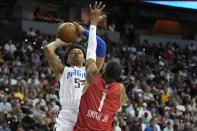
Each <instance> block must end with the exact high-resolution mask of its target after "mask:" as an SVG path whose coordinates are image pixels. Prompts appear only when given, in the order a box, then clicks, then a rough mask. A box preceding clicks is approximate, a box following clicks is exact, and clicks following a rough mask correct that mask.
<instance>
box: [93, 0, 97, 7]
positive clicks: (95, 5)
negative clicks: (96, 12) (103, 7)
mask: <svg viewBox="0 0 197 131" xmlns="http://www.w3.org/2000/svg"><path fill="white" fill-rule="evenodd" d="M96 7H97V1H96V2H95V4H94V9H96Z"/></svg>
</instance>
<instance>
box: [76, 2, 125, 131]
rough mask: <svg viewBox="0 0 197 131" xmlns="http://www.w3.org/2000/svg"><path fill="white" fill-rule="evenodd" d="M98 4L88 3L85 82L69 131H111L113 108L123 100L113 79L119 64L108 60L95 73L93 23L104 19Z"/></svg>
mask: <svg viewBox="0 0 197 131" xmlns="http://www.w3.org/2000/svg"><path fill="white" fill-rule="evenodd" d="M104 7H105V5H103V6H101V3H99V5H98V6H97V4H95V6H94V7H93V8H92V7H91V5H90V23H91V24H90V35H89V39H88V48H87V56H86V83H85V86H84V90H83V95H82V97H81V103H80V109H79V115H78V121H77V124H76V127H75V129H74V130H73V131H113V128H112V121H113V119H114V116H115V113H116V112H117V110H118V109H119V108H120V106H122V105H123V104H125V103H126V101H127V95H126V93H125V88H124V87H123V85H121V84H120V83H117V82H116V80H117V79H118V78H119V77H120V75H121V73H122V66H121V65H120V64H119V63H117V62H115V61H109V62H108V63H107V64H106V65H105V67H104V70H103V73H102V74H99V72H98V69H97V67H96V52H95V50H96V44H97V43H96V26H97V23H98V22H99V21H100V20H102V19H103V18H105V17H106V16H105V15H102V10H103V8H104Z"/></svg>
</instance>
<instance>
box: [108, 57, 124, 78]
mask: <svg viewBox="0 0 197 131" xmlns="http://www.w3.org/2000/svg"><path fill="white" fill-rule="evenodd" d="M105 73H106V75H107V76H108V77H109V78H111V79H113V80H117V79H118V78H120V75H121V74H122V66H121V65H120V63H118V62H116V61H113V60H110V61H108V62H107V64H106V66H105Z"/></svg>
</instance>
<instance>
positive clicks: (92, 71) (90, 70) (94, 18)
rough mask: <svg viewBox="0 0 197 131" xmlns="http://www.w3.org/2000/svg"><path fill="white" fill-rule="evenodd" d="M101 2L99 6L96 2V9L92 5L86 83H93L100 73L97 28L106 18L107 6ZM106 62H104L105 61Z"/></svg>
mask: <svg viewBox="0 0 197 131" xmlns="http://www.w3.org/2000/svg"><path fill="white" fill-rule="evenodd" d="M101 5H102V2H100V3H99V4H98V5H97V2H95V5H94V7H93V8H92V7H91V5H90V32H89V38H88V48H87V56H86V82H87V83H91V82H92V80H93V79H94V78H95V76H96V75H98V73H99V69H98V68H97V66H96V47H97V40H96V26H97V23H98V22H99V21H101V20H102V19H104V18H105V17H106V16H105V15H102V10H103V9H104V8H105V5H102V6H101ZM103 62H104V61H103Z"/></svg>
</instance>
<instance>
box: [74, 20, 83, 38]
mask: <svg viewBox="0 0 197 131" xmlns="http://www.w3.org/2000/svg"><path fill="white" fill-rule="evenodd" d="M73 24H74V25H75V27H76V29H77V32H78V37H80V38H82V36H83V33H84V31H85V29H84V28H83V26H82V25H80V24H78V23H77V22H73Z"/></svg>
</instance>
